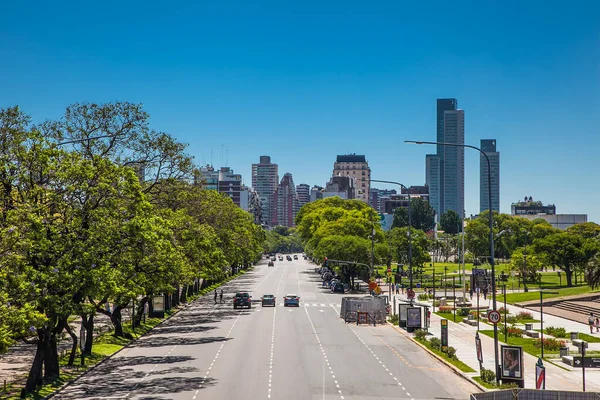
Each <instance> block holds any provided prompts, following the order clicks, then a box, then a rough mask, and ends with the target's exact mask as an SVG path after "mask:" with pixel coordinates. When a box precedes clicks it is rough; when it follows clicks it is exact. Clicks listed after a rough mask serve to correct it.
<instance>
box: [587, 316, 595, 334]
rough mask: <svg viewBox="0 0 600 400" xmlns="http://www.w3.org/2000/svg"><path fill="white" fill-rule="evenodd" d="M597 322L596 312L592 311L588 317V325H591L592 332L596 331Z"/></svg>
mask: <svg viewBox="0 0 600 400" xmlns="http://www.w3.org/2000/svg"><path fill="white" fill-rule="evenodd" d="M595 323H596V318H594V313H590V316H589V317H588V325H589V326H590V333H594V324H595Z"/></svg>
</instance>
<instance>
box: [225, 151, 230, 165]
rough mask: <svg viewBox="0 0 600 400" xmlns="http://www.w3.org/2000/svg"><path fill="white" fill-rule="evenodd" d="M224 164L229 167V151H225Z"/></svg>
mask: <svg viewBox="0 0 600 400" xmlns="http://www.w3.org/2000/svg"><path fill="white" fill-rule="evenodd" d="M225 164H226V165H228V166H229V150H225Z"/></svg>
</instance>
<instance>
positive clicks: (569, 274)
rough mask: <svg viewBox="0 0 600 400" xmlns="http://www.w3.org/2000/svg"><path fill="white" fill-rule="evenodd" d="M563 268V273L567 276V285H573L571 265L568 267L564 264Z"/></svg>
mask: <svg viewBox="0 0 600 400" xmlns="http://www.w3.org/2000/svg"><path fill="white" fill-rule="evenodd" d="M563 270H564V271H565V275H566V277H567V286H568V287H572V286H573V270H571V267H569V266H564V267H563Z"/></svg>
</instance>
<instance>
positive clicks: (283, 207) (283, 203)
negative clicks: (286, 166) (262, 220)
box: [271, 172, 298, 227]
mask: <svg viewBox="0 0 600 400" xmlns="http://www.w3.org/2000/svg"><path fill="white" fill-rule="evenodd" d="M297 212H298V196H297V195H296V186H295V185H294V179H292V174H290V173H289V172H287V173H286V174H285V175H283V178H281V182H280V183H279V185H278V186H277V189H275V192H274V193H273V195H272V196H271V226H277V225H283V226H287V227H293V226H294V225H295V222H294V220H295V219H296V213H297Z"/></svg>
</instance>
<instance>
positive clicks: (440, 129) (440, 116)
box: [436, 99, 458, 217]
mask: <svg viewBox="0 0 600 400" xmlns="http://www.w3.org/2000/svg"><path fill="white" fill-rule="evenodd" d="M456 109H458V100H456V99H437V109H436V135H437V141H438V142H442V143H444V142H445V141H446V140H445V133H444V113H445V112H446V111H455V110H456ZM447 149H448V147H447V146H440V145H438V146H437V149H436V154H437V155H438V156H439V157H440V175H439V176H440V181H439V187H440V192H439V199H440V210H439V214H438V216H439V217H441V215H442V214H443V213H444V212H446V210H444V204H445V203H444V194H445V193H444V172H445V170H444V152H445V151H446V150H447Z"/></svg>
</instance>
